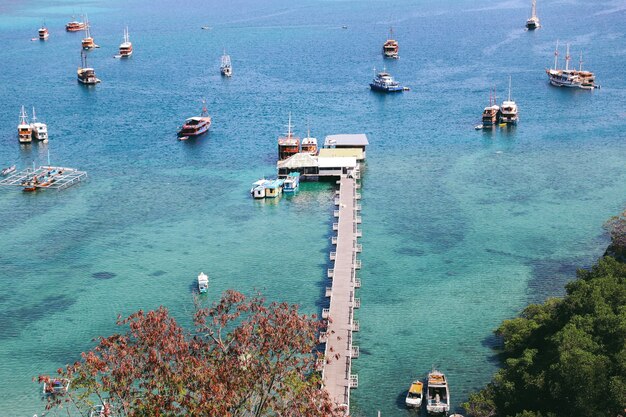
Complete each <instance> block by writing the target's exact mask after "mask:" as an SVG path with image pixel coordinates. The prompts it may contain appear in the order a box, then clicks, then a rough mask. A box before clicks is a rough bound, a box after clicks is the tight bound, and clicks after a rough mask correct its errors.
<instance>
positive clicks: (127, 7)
mask: <svg viewBox="0 0 626 417" xmlns="http://www.w3.org/2000/svg"><path fill="white" fill-rule="evenodd" d="M81 12H86V13H88V14H89V18H90V20H91V23H92V35H93V37H94V38H95V40H96V43H98V44H99V45H100V46H101V48H100V49H97V50H94V51H92V52H89V63H90V65H92V66H93V67H95V69H96V71H97V74H98V76H99V78H101V79H102V84H100V85H98V86H97V87H95V88H85V87H83V86H80V85H78V84H77V82H76V78H75V74H76V68H77V66H78V64H79V63H80V55H79V54H80V48H79V47H80V39H81V38H82V35H81V34H80V33H66V32H65V31H64V24H65V23H66V22H67V21H68V20H70V18H71V15H72V14H73V13H76V14H78V13H81ZM529 12H530V1H526V0H509V1H493V2H487V3H485V2H478V1H470V0H450V1H445V2H441V1H435V0H423V1H409V0H398V1H374V0H363V1H359V2H355V1H321V0H311V1H309V0H304V1H297V2H294V1H286V0H285V1H281V0H268V1H258V2H255V1H251V0H231V1H227V2H217V1H213V0H210V1H200V0H189V1H184V2H174V1H166V0H156V1H155V0H150V1H149V0H134V1H132V2H125V1H120V0H113V1H101V0H93V1H70V0H66V1H43V0H32V1H31V0H23V1H17V0H8V1H7V0H4V1H2V2H0V44H1V45H2V48H0V98H1V102H2V104H1V105H0V165H2V166H8V165H11V164H13V163H16V164H18V166H19V167H25V166H30V165H32V163H33V161H35V163H45V162H46V159H47V155H48V151H49V153H50V157H51V162H52V163H53V164H58V165H64V166H71V167H76V168H81V169H84V170H86V171H88V173H89V181H88V182H85V183H83V184H81V185H80V186H77V187H74V188H71V189H68V190H65V191H62V192H51V191H49V190H48V191H46V192H37V193H36V194H25V193H22V192H21V191H20V190H19V189H0V213H1V221H0V288H1V290H0V392H1V393H2V395H0V409H1V410H3V411H2V412H0V414H2V415H7V416H31V415H33V414H34V413H35V412H37V413H40V412H41V410H42V408H43V403H42V402H41V401H40V398H39V387H38V386H37V384H35V383H33V382H32V381H31V378H32V377H33V376H36V375H37V374H38V373H41V372H53V371H54V370H55V369H56V368H58V367H59V366H61V365H63V364H65V363H69V362H73V361H74V360H76V359H78V358H79V354H80V352H81V351H83V350H85V349H88V348H90V347H91V346H93V343H92V342H91V339H92V338H94V337H97V336H99V335H108V334H111V333H112V332H113V331H115V325H114V321H115V317H116V316H117V314H118V313H121V314H129V313H131V312H133V311H135V310H137V309H140V308H143V309H150V308H155V307H157V306H159V305H165V306H167V307H168V308H169V309H170V310H171V311H172V312H173V313H174V314H175V316H176V317H177V318H179V319H180V320H181V322H183V323H185V324H188V323H189V317H190V313H191V311H192V308H193V307H192V297H191V289H192V287H193V283H194V280H195V277H196V275H197V274H198V272H199V271H200V270H204V271H205V272H208V273H209V275H210V277H211V289H210V293H209V297H210V298H213V299H217V297H218V296H219V294H220V293H221V292H222V291H223V290H225V289H228V288H235V289H238V290H242V291H245V292H252V291H253V290H254V289H259V290H261V291H263V293H264V294H266V295H267V296H268V297H270V298H272V299H279V300H286V301H289V302H294V303H299V304H300V305H301V306H302V308H303V310H304V311H306V312H319V310H320V309H321V308H322V307H323V306H325V304H324V303H325V302H326V301H325V299H324V293H323V292H324V287H325V286H326V285H327V281H326V278H325V268H326V267H327V264H328V261H327V259H328V250H329V248H330V239H329V238H330V235H331V222H332V186H331V185H330V184H328V183H320V184H305V185H304V186H303V187H302V190H301V192H300V193H299V194H298V195H297V196H295V197H293V198H285V197H284V198H282V199H281V200H279V201H273V202H269V201H268V202H265V203H259V202H255V201H252V200H251V199H250V198H249V196H248V194H247V192H248V190H249V187H250V184H251V183H252V182H253V181H255V180H256V179H258V178H259V177H261V176H263V175H271V174H272V173H273V172H274V163H275V153H276V137H277V136H278V135H279V134H280V133H281V132H283V131H284V125H285V124H286V121H287V117H288V113H289V112H291V113H292V115H293V119H294V123H295V124H296V131H297V133H299V134H300V135H304V133H305V129H306V125H307V121H308V123H309V124H310V126H311V130H312V134H313V135H314V136H317V137H318V138H319V140H320V141H322V140H323V137H324V136H325V135H328V134H334V133H360V132H364V133H367V134H368V136H369V139H370V142H371V146H370V148H369V149H368V152H367V153H368V161H367V166H366V168H365V172H364V179H363V189H362V194H363V201H362V206H363V226H362V229H363V234H364V236H363V239H362V243H363V254H362V260H363V270H362V272H361V274H360V277H361V279H362V282H363V288H362V289H361V290H359V291H360V292H359V294H360V297H361V301H362V307H361V309H360V310H359V311H358V313H357V314H358V319H359V320H360V323H361V331H360V333H358V334H356V343H357V344H358V345H359V346H360V350H361V357H360V358H359V359H357V360H355V362H354V368H353V371H354V372H355V373H358V374H359V388H358V389H356V390H354V391H353V393H352V404H353V410H352V411H353V414H354V415H356V416H374V415H376V411H377V410H381V412H382V415H383V416H385V417H387V416H403V415H407V414H408V413H407V412H406V411H405V410H404V407H403V404H402V401H403V396H404V393H405V390H406V389H407V387H408V385H409V383H410V381H411V380H412V379H415V378H416V377H419V376H424V375H425V374H426V373H427V372H428V370H429V369H430V367H431V366H432V365H436V366H438V367H439V368H440V369H441V370H443V371H444V372H446V373H447V374H448V376H449V380H450V384H451V392H452V401H453V403H454V405H455V406H458V405H459V404H460V403H461V402H462V401H464V400H465V399H466V398H467V395H468V394H469V393H470V392H471V391H472V390H475V389H477V388H479V387H480V386H482V385H483V384H485V383H486V382H487V381H488V380H489V379H490V377H491V375H492V374H493V372H494V371H495V369H496V366H497V363H496V362H495V360H494V356H493V351H492V350H491V347H492V346H493V343H494V341H493V338H492V331H493V329H494V328H496V327H497V326H498V324H499V323H500V322H501V321H502V320H503V319H506V318H510V317H513V316H514V315H515V314H517V313H518V312H519V311H520V310H521V309H522V308H523V307H524V306H525V305H526V304H527V303H529V302H535V301H541V300H543V299H545V298H546V297H548V296H554V295H561V294H562V293H563V285H564V284H565V283H566V282H567V281H568V280H570V279H572V278H573V277H574V274H575V270H576V268H577V267H582V266H588V265H590V264H591V263H593V262H594V260H595V259H596V258H597V257H598V256H599V255H601V254H602V253H603V251H604V248H605V246H606V244H607V239H606V236H605V235H604V233H603V229H602V224H603V222H604V221H605V220H606V219H607V218H608V217H609V216H611V215H613V214H616V213H617V212H618V211H620V210H621V209H622V207H623V205H624V202H625V200H626V198H625V196H626V169H625V168H626V166H625V156H626V141H625V140H624V139H625V137H624V136H625V134H624V127H625V125H626V77H625V76H624V74H625V70H626V37H625V33H624V31H625V30H626V25H625V24H624V22H626V1H624V0H612V1H597V2H587V1H582V0H562V1H550V2H548V1H546V2H545V4H544V2H543V1H542V0H540V1H539V4H538V12H539V16H540V18H541V20H542V24H543V28H541V29H540V30H537V31H535V32H525V31H524V28H523V25H524V22H525V20H526V18H527V17H528V14H529ZM44 20H45V22H46V25H47V26H48V27H49V29H50V32H51V36H50V39H49V40H48V41H47V42H38V41H37V42H31V41H30V39H31V38H32V37H33V36H36V31H37V29H38V27H39V25H41V23H42V22H43V21H44ZM126 25H127V26H128V27H129V31H130V37H131V40H132V42H133V45H134V48H135V54H134V56H133V57H132V58H131V59H129V60H127V61H121V60H117V59H114V58H113V55H114V54H115V53H116V51H117V47H118V45H119V44H120V43H121V41H122V33H123V28H124V27H125V26H126ZM204 25H208V26H211V28H212V29H211V30H201V29H200V27H201V26H204ZM343 25H347V26H348V29H342V28H341V27H342V26H343ZM390 25H393V27H394V30H395V32H396V36H397V39H398V41H399V42H400V59H399V60H397V61H387V62H384V61H383V59H382V57H381V54H380V49H381V45H382V43H383V42H384V40H385V39H386V35H387V31H388V28H389V26H390ZM557 39H560V41H561V45H563V44H564V43H566V42H569V43H571V48H572V54H573V55H574V57H575V61H576V60H577V57H578V53H579V51H581V50H582V51H584V56H585V67H586V68H588V69H590V70H593V71H595V73H596V75H597V80H598V82H599V83H600V84H601V85H602V88H601V89H600V90H596V91H593V92H589V91H571V90H563V89H557V88H554V87H551V86H549V84H548V83H547V80H546V76H545V73H544V69H545V68H546V67H548V66H550V65H552V62H553V59H552V58H553V55H552V53H553V50H554V45H555V42H556V40H557ZM224 48H226V49H227V50H228V51H229V53H230V54H231V56H232V60H233V68H234V76H233V78H232V79H222V78H221V77H220V75H219V70H218V67H219V56H220V54H221V52H222V50H223V49H224ZM561 53H562V55H561V57H563V56H564V48H562V49H561ZM385 64H386V65H387V69H388V70H389V71H390V72H391V73H392V74H393V75H394V76H395V77H396V78H397V79H398V80H399V81H401V82H403V83H405V84H407V85H408V86H410V87H411V91H410V92H406V93H403V94H400V95H394V96H384V95H379V94H374V93H372V92H370V91H369V89H368V86H367V85H368V82H369V81H370V79H371V77H372V76H373V71H372V69H373V67H377V68H379V69H380V68H382V66H383V65H385ZM509 75H510V76H511V77H512V84H513V91H512V94H513V98H514V99H515V100H516V101H517V103H518V105H519V107H520V115H521V121H520V124H519V126H518V127H517V128H516V129H510V130H501V129H500V130H495V131H493V132H492V131H490V132H482V131H475V130H474V129H473V125H474V124H475V123H476V122H477V120H478V118H479V116H480V113H481V111H482V109H483V107H484V106H486V105H487V104H488V100H489V89H490V88H491V86H493V85H494V84H495V85H496V86H497V90H498V95H499V96H500V97H501V98H502V97H504V91H505V89H506V85H507V83H508V77H509ZM203 97H205V98H206V99H207V103H208V107H209V111H210V113H211V115H212V116H213V123H214V124H213V127H212V128H211V132H210V133H209V134H208V135H207V136H206V137H204V138H203V139H200V140H197V141H193V142H192V141H189V142H187V143H183V142H178V141H177V140H176V138H175V132H176V129H177V127H178V126H179V125H180V123H181V122H182V120H184V119H185V118H186V117H188V116H191V115H195V114H197V113H198V112H199V111H200V108H201V99H202V98H203ZM21 105H26V106H27V107H30V106H33V105H34V106H36V107H37V113H38V116H39V118H40V119H42V120H45V121H46V122H47V123H48V126H49V131H50V142H49V143H48V144H47V145H43V144H36V143H34V144H32V145H28V146H20V145H19V144H18V142H17V138H16V125H17V121H18V115H19V110H20V106H21Z"/></svg>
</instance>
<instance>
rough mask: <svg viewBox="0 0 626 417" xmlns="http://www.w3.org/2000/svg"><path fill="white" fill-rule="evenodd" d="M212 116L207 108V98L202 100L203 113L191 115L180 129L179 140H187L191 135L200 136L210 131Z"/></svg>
mask: <svg viewBox="0 0 626 417" xmlns="http://www.w3.org/2000/svg"><path fill="white" fill-rule="evenodd" d="M210 127H211V116H209V111H208V110H207V108H206V100H202V113H201V114H200V116H194V117H190V118H188V119H187V120H185V123H184V124H183V126H182V127H181V128H180V130H179V131H178V139H179V140H187V139H189V137H191V136H194V137H195V136H200V135H203V134H205V133H206V132H208V131H209V128H210Z"/></svg>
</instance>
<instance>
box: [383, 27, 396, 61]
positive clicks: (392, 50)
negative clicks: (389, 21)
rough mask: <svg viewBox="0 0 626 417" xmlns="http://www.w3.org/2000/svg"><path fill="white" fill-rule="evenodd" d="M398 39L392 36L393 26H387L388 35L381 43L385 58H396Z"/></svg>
mask: <svg viewBox="0 0 626 417" xmlns="http://www.w3.org/2000/svg"><path fill="white" fill-rule="evenodd" d="M398 50H399V46H398V41H396V40H395V39H394V38H393V28H389V37H388V38H387V41H385V43H384V44H383V55H384V57H385V58H393V59H398Z"/></svg>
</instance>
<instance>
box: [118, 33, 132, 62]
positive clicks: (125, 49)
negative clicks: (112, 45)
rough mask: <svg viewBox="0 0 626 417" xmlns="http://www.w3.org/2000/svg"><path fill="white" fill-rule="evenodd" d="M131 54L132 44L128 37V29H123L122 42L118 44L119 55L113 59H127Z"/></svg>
mask: <svg viewBox="0 0 626 417" xmlns="http://www.w3.org/2000/svg"><path fill="white" fill-rule="evenodd" d="M132 54H133V44H132V42H131V41H130V38H129V37H128V28H126V29H124V42H122V43H121V44H120V53H119V54H118V55H115V58H129V57H130V56H131V55H132Z"/></svg>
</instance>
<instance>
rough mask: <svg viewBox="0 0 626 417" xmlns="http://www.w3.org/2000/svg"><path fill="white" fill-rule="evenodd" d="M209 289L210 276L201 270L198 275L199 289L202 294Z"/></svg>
mask: <svg viewBox="0 0 626 417" xmlns="http://www.w3.org/2000/svg"><path fill="white" fill-rule="evenodd" d="M208 290H209V277H208V275H207V274H205V273H204V272H200V275H198V291H200V294H204V293H205V292H207V291H208Z"/></svg>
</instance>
